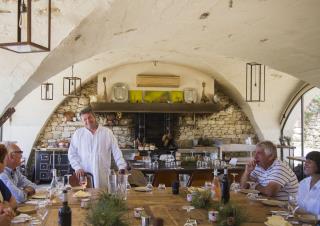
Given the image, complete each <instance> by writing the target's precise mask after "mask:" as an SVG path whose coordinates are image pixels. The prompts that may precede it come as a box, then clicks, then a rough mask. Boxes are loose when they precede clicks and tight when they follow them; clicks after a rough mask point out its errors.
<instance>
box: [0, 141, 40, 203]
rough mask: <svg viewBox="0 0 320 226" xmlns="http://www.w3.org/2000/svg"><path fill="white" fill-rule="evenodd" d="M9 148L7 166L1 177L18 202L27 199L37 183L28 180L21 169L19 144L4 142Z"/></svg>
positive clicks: (33, 191)
mask: <svg viewBox="0 0 320 226" xmlns="http://www.w3.org/2000/svg"><path fill="white" fill-rule="evenodd" d="M4 145H5V146H6V148H7V150H8V155H7V157H6V159H5V164H6V167H5V168H4V171H3V172H2V173H1V174H0V179H1V180H2V181H3V183H4V184H5V185H6V186H7V187H8V189H9V190H10V192H11V193H12V195H13V196H14V197H15V199H16V200H17V202H18V203H23V202H25V201H27V199H28V196H31V195H33V194H34V193H35V189H36V187H37V185H35V184H34V183H32V182H31V181H30V180H28V179H27V178H26V177H25V176H24V175H22V173H21V172H20V171H19V169H18V167H19V166H20V165H21V158H22V153H23V152H22V151H21V149H20V148H19V146H18V145H16V144H15V143H13V142H4Z"/></svg>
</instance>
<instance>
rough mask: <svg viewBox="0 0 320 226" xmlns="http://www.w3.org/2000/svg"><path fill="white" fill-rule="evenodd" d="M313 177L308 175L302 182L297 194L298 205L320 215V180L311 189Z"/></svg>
mask: <svg viewBox="0 0 320 226" xmlns="http://www.w3.org/2000/svg"><path fill="white" fill-rule="evenodd" d="M310 182H311V177H307V178H305V179H303V180H302V181H301V182H300V185H299V191H298V194H297V199H298V205H299V207H300V208H302V209H304V210H305V211H307V212H309V213H312V214H315V215H318V219H319V215H320V180H319V181H317V183H316V184H315V185H313V187H312V188H311V189H310Z"/></svg>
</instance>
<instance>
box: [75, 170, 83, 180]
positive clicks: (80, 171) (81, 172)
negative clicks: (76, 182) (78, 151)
mask: <svg viewBox="0 0 320 226" xmlns="http://www.w3.org/2000/svg"><path fill="white" fill-rule="evenodd" d="M76 175H77V177H78V178H80V177H82V176H84V170H83V169H78V170H76Z"/></svg>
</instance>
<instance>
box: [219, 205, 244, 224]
mask: <svg viewBox="0 0 320 226" xmlns="http://www.w3.org/2000/svg"><path fill="white" fill-rule="evenodd" d="M245 221H246V216H245V214H244V212H243V210H242V209H241V208H239V207H237V206H236V205H234V204H232V203H228V204H226V205H221V206H220V207H219V214H218V218H217V225H218V226H240V225H241V224H242V223H244V222H245Z"/></svg>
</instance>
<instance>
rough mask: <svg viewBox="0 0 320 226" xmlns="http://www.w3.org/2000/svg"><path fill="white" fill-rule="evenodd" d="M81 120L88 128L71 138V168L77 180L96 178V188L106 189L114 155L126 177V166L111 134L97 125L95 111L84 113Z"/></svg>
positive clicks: (87, 109) (80, 130)
mask: <svg viewBox="0 0 320 226" xmlns="http://www.w3.org/2000/svg"><path fill="white" fill-rule="evenodd" d="M80 116H81V120H82V122H83V123H84V126H85V127H84V128H80V129H77V130H76V132H75V133H74V134H73V136H72V139H71V143H70V147H69V151H68V157H69V161H70V164H71V166H72V168H73V169H74V170H75V172H76V175H77V176H78V177H79V176H83V175H84V172H89V173H91V174H92V175H93V179H94V186H95V187H96V188H106V187H107V186H108V181H107V176H108V175H109V173H110V166H111V153H112V155H113V158H114V160H115V162H116V164H117V166H118V168H119V172H120V173H124V170H125V168H126V166H127V164H126V162H125V160H124V159H123V156H122V152H121V151H120V149H119V146H118V142H117V140H116V138H115V136H114V135H113V133H112V131H111V130H110V129H108V128H106V127H103V126H99V125H98V123H97V120H96V117H95V115H94V113H93V111H92V109H91V108H90V107H87V108H85V109H83V110H82V111H81V112H80Z"/></svg>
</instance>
